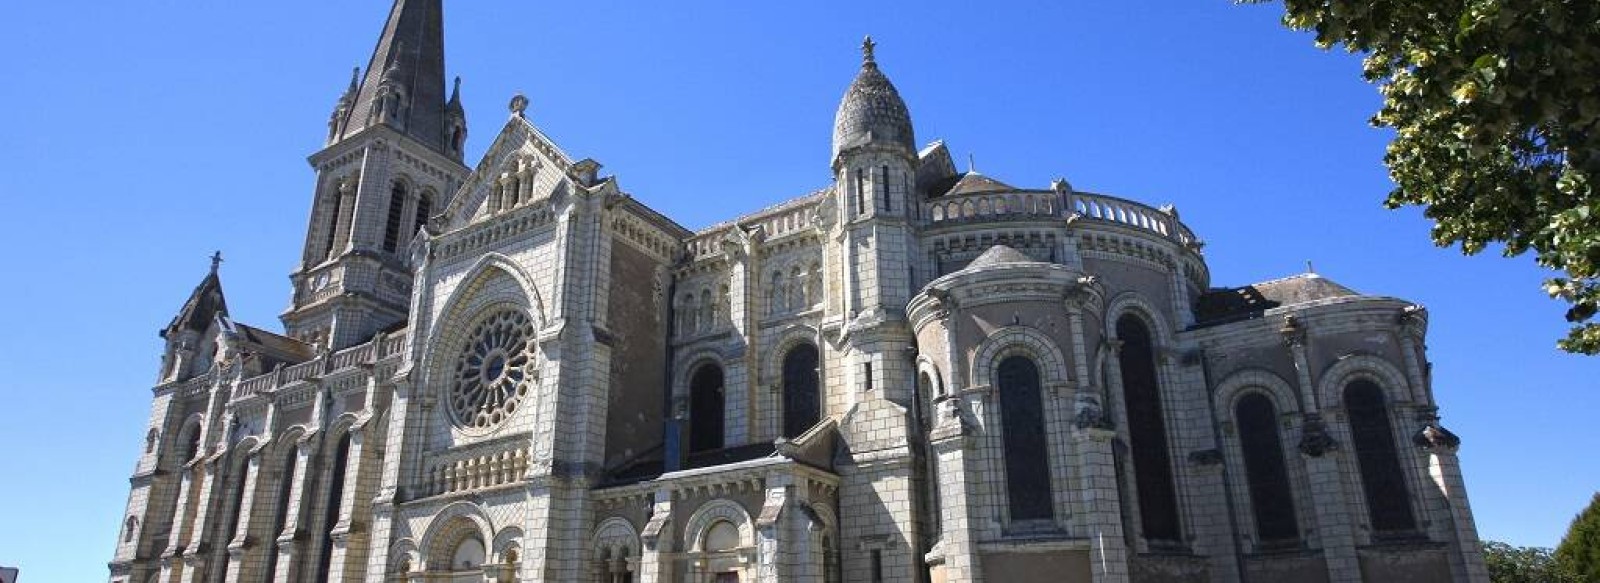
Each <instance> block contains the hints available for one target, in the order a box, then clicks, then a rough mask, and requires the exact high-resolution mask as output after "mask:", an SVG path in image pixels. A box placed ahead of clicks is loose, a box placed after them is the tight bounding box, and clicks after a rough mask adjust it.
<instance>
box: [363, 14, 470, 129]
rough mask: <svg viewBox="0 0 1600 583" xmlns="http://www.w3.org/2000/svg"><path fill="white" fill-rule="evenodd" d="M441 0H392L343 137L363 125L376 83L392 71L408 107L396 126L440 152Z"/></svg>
mask: <svg viewBox="0 0 1600 583" xmlns="http://www.w3.org/2000/svg"><path fill="white" fill-rule="evenodd" d="M442 3H443V0H396V2H395V3H394V7H393V8H392V9H390V11H389V20H388V21H386V22H385V23H384V25H383V33H382V35H380V36H379V37H378V45H377V47H375V48H374V49H373V51H372V60H371V61H369V62H368V63H367V70H366V71H365V72H364V73H363V77H362V80H361V84H360V87H359V88H358V89H357V90H356V98H355V103H354V104H353V106H352V108H351V111H350V118H349V123H348V124H347V125H346V126H345V130H344V136H350V135H354V134H355V133H356V132H359V131H361V130H363V129H365V128H366V127H367V119H368V114H369V113H370V112H371V111H372V108H373V107H374V105H373V102H374V101H376V100H377V93H378V86H379V85H381V84H382V83H383V78H384V76H385V75H387V74H390V69H391V68H392V69H394V73H393V75H394V76H395V77H394V80H395V81H396V82H398V83H400V84H401V85H403V86H404V87H405V88H406V91H407V92H408V95H409V96H410V99H409V103H410V107H408V108H407V109H406V119H405V120H404V123H403V124H402V125H400V126H398V129H400V131H401V132H402V133H405V134H406V135H408V136H411V137H413V138H416V139H417V141H420V142H422V143H424V144H427V145H428V147H430V148H433V149H434V150H436V151H439V152H444V151H445V149H446V145H447V144H445V123H446V111H447V107H448V106H447V104H446V102H445V93H444V91H445V76H444V7H443V6H442Z"/></svg>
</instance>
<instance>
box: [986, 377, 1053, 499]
mask: <svg viewBox="0 0 1600 583" xmlns="http://www.w3.org/2000/svg"><path fill="white" fill-rule="evenodd" d="M995 376H996V377H997V379H996V380H997V383H996V384H997V385H998V386H999V387H1000V424H1001V426H1002V427H1003V428H1004V441H1005V458H1006V492H1007V498H1008V499H1009V500H1010V510H1011V520H1036V519H1049V518H1051V517H1053V516H1055V510H1054V505H1053V504H1052V502H1051V496H1050V460H1049V455H1047V453H1046V444H1045V433H1044V403H1043V401H1042V399H1041V397H1042V394H1041V392H1040V390H1039V367H1038V366H1037V365H1035V364H1034V363H1033V361H1032V360H1029V359H1028V357H1025V356H1011V357H1008V358H1006V359H1005V360H1002V361H1000V366H999V368H998V369H997V370H996V375H995Z"/></svg>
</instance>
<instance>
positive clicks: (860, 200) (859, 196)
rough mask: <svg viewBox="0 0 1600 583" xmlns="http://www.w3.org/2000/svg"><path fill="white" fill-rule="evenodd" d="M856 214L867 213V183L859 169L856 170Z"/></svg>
mask: <svg viewBox="0 0 1600 583" xmlns="http://www.w3.org/2000/svg"><path fill="white" fill-rule="evenodd" d="M856 214H858V215H864V214H867V185H866V178H865V177H864V176H862V174H861V171H860V170H856Z"/></svg>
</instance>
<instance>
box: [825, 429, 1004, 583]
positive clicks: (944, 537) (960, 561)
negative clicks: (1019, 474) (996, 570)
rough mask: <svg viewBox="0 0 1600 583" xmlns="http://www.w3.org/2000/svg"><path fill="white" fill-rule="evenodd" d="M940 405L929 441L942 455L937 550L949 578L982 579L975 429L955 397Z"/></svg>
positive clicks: (978, 581) (936, 454) (958, 579)
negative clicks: (978, 542) (966, 419)
mask: <svg viewBox="0 0 1600 583" xmlns="http://www.w3.org/2000/svg"><path fill="white" fill-rule="evenodd" d="M936 408H937V409H938V419H936V420H935V422H934V423H935V424H934V428H933V431H932V432H930V434H929V441H930V443H931V445H932V446H933V455H934V456H936V457H937V459H938V468H939V476H938V477H939V495H940V498H941V504H942V505H941V506H940V513H939V519H940V520H939V522H940V523H941V524H939V525H938V528H939V531H940V533H939V544H938V545H937V546H936V547H935V549H934V550H935V552H936V553H938V554H939V555H941V556H942V557H943V560H944V573H945V576H944V580H945V581H969V582H972V583H982V582H983V571H982V569H981V566H980V565H979V559H978V552H977V551H978V549H977V536H976V532H975V526H976V525H975V524H974V523H975V521H977V520H981V519H982V518H983V517H979V516H975V515H974V514H975V513H977V512H981V511H982V510H981V509H982V508H983V504H982V503H981V502H980V501H979V496H980V493H979V492H978V490H977V488H976V484H974V483H973V482H972V480H973V478H974V477H975V476H976V475H977V474H978V468H977V467H976V466H975V464H973V463H972V462H974V461H975V460H972V459H969V456H971V455H972V453H973V449H974V448H975V447H976V444H975V443H973V437H972V434H973V433H974V431H973V429H972V428H971V427H969V426H968V425H967V424H966V422H965V420H964V419H962V418H961V412H960V410H959V408H958V407H957V405H956V401H955V400H954V399H950V398H946V399H944V400H941V401H940V402H939V404H938V405H936ZM841 534H842V532H841Z"/></svg>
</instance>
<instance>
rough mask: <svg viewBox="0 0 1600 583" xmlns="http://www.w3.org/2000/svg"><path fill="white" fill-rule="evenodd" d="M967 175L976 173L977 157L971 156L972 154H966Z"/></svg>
mask: <svg viewBox="0 0 1600 583" xmlns="http://www.w3.org/2000/svg"><path fill="white" fill-rule="evenodd" d="M967 173H968V174H977V173H978V158H977V156H974V155H973V154H972V152H967Z"/></svg>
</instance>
